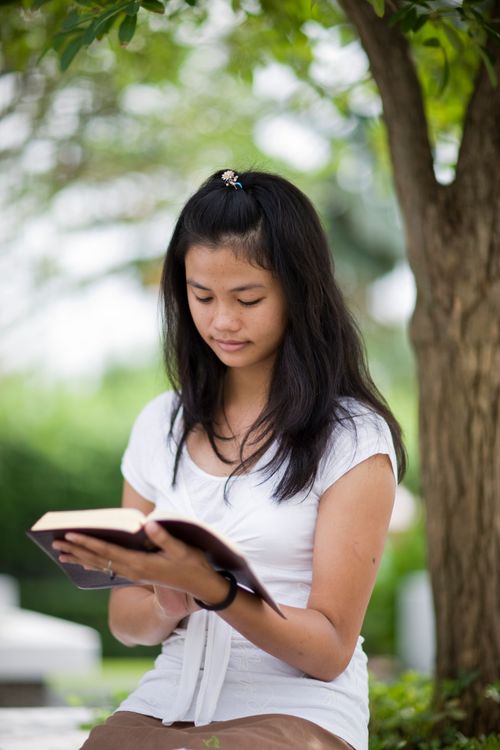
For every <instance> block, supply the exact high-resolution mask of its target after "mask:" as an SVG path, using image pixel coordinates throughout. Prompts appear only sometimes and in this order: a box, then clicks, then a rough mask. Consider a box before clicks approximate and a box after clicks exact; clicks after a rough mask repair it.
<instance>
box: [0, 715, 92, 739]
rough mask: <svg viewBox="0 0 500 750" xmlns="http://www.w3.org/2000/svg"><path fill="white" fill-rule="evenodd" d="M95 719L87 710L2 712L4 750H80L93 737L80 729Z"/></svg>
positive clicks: (0, 728) (1, 736)
mask: <svg viewBox="0 0 500 750" xmlns="http://www.w3.org/2000/svg"><path fill="white" fill-rule="evenodd" d="M94 716H95V711H94V710H92V709H90V708H84V707H78V708H73V707H67V706H64V707H44V708H0V748H1V750H79V748H80V747H81V745H82V744H83V742H84V741H85V740H86V738H87V737H88V734H89V732H88V730H85V729H80V725H81V724H83V723H85V722H89V721H92V719H93V718H94Z"/></svg>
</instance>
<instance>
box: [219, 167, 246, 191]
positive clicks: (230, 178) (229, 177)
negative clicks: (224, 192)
mask: <svg viewBox="0 0 500 750" xmlns="http://www.w3.org/2000/svg"><path fill="white" fill-rule="evenodd" d="M221 179H222V180H223V181H224V182H225V183H226V187H233V188H234V189H235V190H238V188H240V190H243V185H242V184H241V182H238V175H237V174H236V172H233V170H232V169H226V171H225V172H223V173H222V174H221Z"/></svg>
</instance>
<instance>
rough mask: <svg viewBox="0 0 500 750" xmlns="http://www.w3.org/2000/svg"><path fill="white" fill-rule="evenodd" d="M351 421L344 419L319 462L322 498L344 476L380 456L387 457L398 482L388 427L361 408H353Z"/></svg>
mask: <svg viewBox="0 0 500 750" xmlns="http://www.w3.org/2000/svg"><path fill="white" fill-rule="evenodd" d="M349 410H350V412H351V419H344V420H343V421H342V422H341V423H340V424H338V425H337V426H336V427H335V429H334V432H333V434H332V438H331V440H330V443H329V447H328V449H327V451H326V453H325V455H324V456H323V459H322V460H321V462H320V466H319V471H318V474H317V477H316V482H315V484H316V487H317V491H318V494H319V495H322V494H323V493H324V492H325V491H326V490H327V489H328V488H329V487H331V485H332V484H334V483H335V482H336V481H337V480H338V479H340V477H341V476H343V475H344V474H346V473H347V472H348V471H349V470H350V469H353V468H354V467H355V466H356V465H357V464H360V463H361V462H362V461H365V460H366V459H367V458H370V456H375V455H376V454H377V453H384V454H386V455H387V456H388V457H389V459H390V462H391V466H392V470H393V473H394V477H395V479H396V482H397V481H398V465H397V458H396V452H395V450H394V443H393V440H392V435H391V431H390V429H389V425H388V424H387V422H386V421H385V419H383V417H381V416H380V415H379V414H377V413H376V412H374V411H371V410H369V409H368V408H367V407H364V406H361V405H358V406H357V408H354V409H353V407H352V405H351V407H350V409H349Z"/></svg>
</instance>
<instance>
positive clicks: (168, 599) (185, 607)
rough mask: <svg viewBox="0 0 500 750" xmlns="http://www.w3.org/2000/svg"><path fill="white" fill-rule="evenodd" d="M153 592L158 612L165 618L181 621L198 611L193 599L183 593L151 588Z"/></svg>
mask: <svg viewBox="0 0 500 750" xmlns="http://www.w3.org/2000/svg"><path fill="white" fill-rule="evenodd" d="M153 591H154V596H155V599H156V602H157V604H158V607H159V609H160V612H161V614H162V615H164V616H165V617H169V618H178V619H179V620H182V619H183V618H184V617H186V616H187V615H190V614H191V613H192V612H197V611H198V610H199V609H200V607H198V605H197V604H196V603H195V601H194V599H193V597H192V596H190V595H189V594H186V593H185V592H184V591H176V590H175V589H171V588H168V587H167V586H153Z"/></svg>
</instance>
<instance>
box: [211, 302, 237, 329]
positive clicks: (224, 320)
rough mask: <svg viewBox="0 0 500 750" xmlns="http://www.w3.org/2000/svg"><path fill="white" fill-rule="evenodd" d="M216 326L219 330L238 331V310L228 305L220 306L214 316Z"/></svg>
mask: <svg viewBox="0 0 500 750" xmlns="http://www.w3.org/2000/svg"><path fill="white" fill-rule="evenodd" d="M214 326H215V328H216V329H217V330H218V331H237V330H238V329H239V327H240V321H239V317H238V315H237V314H236V311H235V310H232V309H230V308H227V307H219V308H218V309H217V311H216V313H215V316H214Z"/></svg>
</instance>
